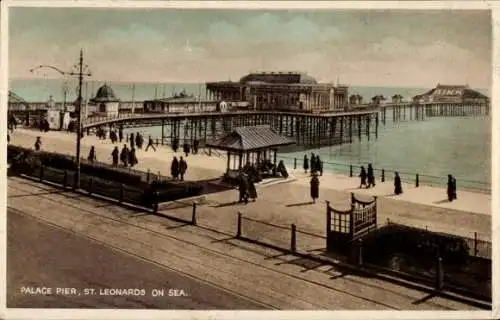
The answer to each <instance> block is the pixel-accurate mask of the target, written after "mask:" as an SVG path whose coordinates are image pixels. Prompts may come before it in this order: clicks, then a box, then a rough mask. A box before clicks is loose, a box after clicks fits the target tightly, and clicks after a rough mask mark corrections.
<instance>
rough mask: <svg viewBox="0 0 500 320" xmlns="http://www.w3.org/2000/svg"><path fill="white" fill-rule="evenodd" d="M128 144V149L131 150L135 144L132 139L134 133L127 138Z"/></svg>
mask: <svg viewBox="0 0 500 320" xmlns="http://www.w3.org/2000/svg"><path fill="white" fill-rule="evenodd" d="M128 141H129V144H130V148H132V147H133V146H134V144H135V139H134V133H131V134H130V137H129V140H128Z"/></svg>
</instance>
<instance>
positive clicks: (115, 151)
mask: <svg viewBox="0 0 500 320" xmlns="http://www.w3.org/2000/svg"><path fill="white" fill-rule="evenodd" d="M119 155H120V150H118V147H115V148H114V149H113V152H111V157H112V158H113V167H118V157H119Z"/></svg>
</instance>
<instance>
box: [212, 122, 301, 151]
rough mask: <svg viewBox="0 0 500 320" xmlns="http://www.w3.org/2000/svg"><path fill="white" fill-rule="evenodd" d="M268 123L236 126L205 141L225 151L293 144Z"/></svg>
mask: <svg viewBox="0 0 500 320" xmlns="http://www.w3.org/2000/svg"><path fill="white" fill-rule="evenodd" d="M294 143H295V141H294V140H292V139H290V138H287V137H284V136H281V135H279V134H278V133H276V131H274V130H273V129H271V127H270V126H269V125H259V126H247V127H237V128H235V129H234V130H233V131H232V132H231V133H229V134H227V135H225V136H224V137H222V138H221V139H218V140H216V141H214V142H211V143H207V145H208V146H209V147H212V148H216V149H220V150H227V151H245V152H246V151H257V150H263V149H269V148H274V147H280V146H286V145H291V144H294Z"/></svg>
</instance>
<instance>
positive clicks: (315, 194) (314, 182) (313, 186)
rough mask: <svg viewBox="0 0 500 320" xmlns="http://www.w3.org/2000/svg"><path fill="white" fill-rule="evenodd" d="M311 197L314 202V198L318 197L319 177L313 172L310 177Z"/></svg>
mask: <svg viewBox="0 0 500 320" xmlns="http://www.w3.org/2000/svg"><path fill="white" fill-rule="evenodd" d="M310 184H311V198H312V199H313V203H316V199H318V198H319V179H318V174H317V173H316V172H313V174H312V178H311V182H310Z"/></svg>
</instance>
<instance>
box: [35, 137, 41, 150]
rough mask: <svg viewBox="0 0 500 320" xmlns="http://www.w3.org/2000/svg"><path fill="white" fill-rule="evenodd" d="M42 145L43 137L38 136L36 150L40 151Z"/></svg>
mask: <svg viewBox="0 0 500 320" xmlns="http://www.w3.org/2000/svg"><path fill="white" fill-rule="evenodd" d="M41 147H42V138H40V137H36V141H35V150H36V151H40V148H41Z"/></svg>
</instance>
